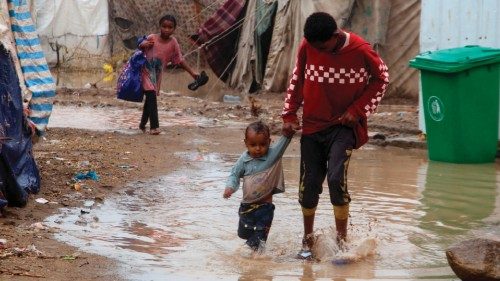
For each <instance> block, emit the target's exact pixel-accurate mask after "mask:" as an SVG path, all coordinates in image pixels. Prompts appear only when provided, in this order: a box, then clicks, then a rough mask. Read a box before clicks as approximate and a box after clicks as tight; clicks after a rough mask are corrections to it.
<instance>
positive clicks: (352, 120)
mask: <svg viewBox="0 0 500 281" xmlns="http://www.w3.org/2000/svg"><path fill="white" fill-rule="evenodd" d="M339 121H340V123H341V124H342V125H344V126H348V127H351V128H354V127H356V125H357V124H358V122H359V118H357V117H354V116H352V114H351V113H349V111H346V112H344V114H342V116H340V117H339Z"/></svg>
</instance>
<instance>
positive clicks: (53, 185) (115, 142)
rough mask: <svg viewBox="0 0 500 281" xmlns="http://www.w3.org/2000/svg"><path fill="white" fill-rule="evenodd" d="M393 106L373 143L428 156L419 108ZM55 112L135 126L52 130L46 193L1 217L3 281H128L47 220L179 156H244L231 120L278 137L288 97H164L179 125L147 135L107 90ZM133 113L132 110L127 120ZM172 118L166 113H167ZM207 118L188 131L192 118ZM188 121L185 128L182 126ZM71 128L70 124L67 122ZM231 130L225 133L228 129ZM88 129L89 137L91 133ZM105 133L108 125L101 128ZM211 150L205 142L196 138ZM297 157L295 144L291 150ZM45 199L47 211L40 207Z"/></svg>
mask: <svg viewBox="0 0 500 281" xmlns="http://www.w3.org/2000/svg"><path fill="white" fill-rule="evenodd" d="M404 103H405V104H401V101H400V102H398V105H390V104H388V103H387V104H385V105H382V106H380V107H379V111H378V113H377V114H375V115H373V116H372V117H371V119H370V126H371V132H370V135H371V136H372V138H371V140H370V143H371V144H374V145H380V146H386V145H394V146H400V147H403V148H406V149H408V148H409V149H421V148H425V141H424V140H423V139H422V137H421V136H420V132H419V130H418V128H417V124H418V118H417V116H418V112H417V110H416V105H412V104H408V103H407V102H404ZM57 106H72V108H74V110H79V109H82V110H84V109H86V108H88V107H90V108H104V109H110V110H111V109H112V110H116V109H118V110H122V112H123V116H121V117H119V118H122V119H125V120H128V121H126V122H125V123H127V122H128V123H127V124H129V126H128V127H127V128H126V129H125V130H118V129H116V130H115V129H113V128H111V129H110V130H102V129H101V130H100V128H99V127H100V126H101V125H100V123H99V122H97V121H99V120H89V122H87V124H85V123H86V122H85V121H83V120H72V121H79V122H81V121H83V123H77V124H76V125H75V126H74V127H80V128H78V129H75V128H57V127H53V128H50V123H49V129H48V130H47V133H46V135H45V136H44V137H43V138H41V139H39V140H38V141H37V143H36V144H35V146H34V153H35V158H36V160H37V163H38V165H39V168H40V172H41V176H42V187H41V191H40V193H39V194H37V195H34V196H31V198H30V202H29V203H28V205H27V206H26V207H25V208H7V209H6V210H5V213H4V214H3V217H2V218H0V239H1V240H0V241H1V243H0V249H1V252H0V276H1V279H2V280H33V279H34V278H43V279H45V280H68V279H72V280H122V279H121V278H122V277H120V276H119V275H118V274H117V272H116V268H117V265H116V264H115V262H116V261H115V260H113V259H109V258H107V257H103V256H99V255H95V254H88V253H84V252H79V251H78V250H77V249H76V248H74V247H71V246H68V245H67V244H65V243H62V242H58V241H57V240H55V239H54V235H55V234H57V229H55V228H51V227H48V226H46V225H45V224H44V223H43V221H44V219H45V218H46V217H47V216H49V215H53V214H55V213H57V212H58V209H59V208H61V207H80V208H84V207H85V202H87V201H95V202H102V201H105V200H106V198H109V197H112V196H114V195H120V194H123V193H127V192H133V191H130V190H128V189H126V188H125V186H126V184H127V183H128V182H131V181H137V180H139V181H141V180H143V181H147V180H148V179H151V178H153V177H157V176H160V175H164V174H166V173H169V172H172V171H175V170H177V169H179V167H186V166H187V167H189V165H192V163H191V160H189V159H185V158H183V157H179V155H176V152H178V151H187V152H189V151H194V152H196V151H198V152H200V151H202V152H207V153H208V152H213V153H231V154H239V153H241V151H242V148H243V144H242V130H241V129H242V128H241V127H238V126H237V125H235V126H234V127H232V126H227V124H231V121H234V122H235V123H236V122H240V123H241V122H243V123H248V122H251V121H254V120H257V119H263V120H264V121H266V122H267V123H268V124H270V126H271V128H272V131H273V134H275V135H277V134H279V131H280V127H281V119H280V118H279V114H280V112H281V106H282V95H281V94H260V95H257V96H255V100H254V102H251V101H249V100H248V99H243V100H242V101H241V103H223V102H217V101H209V100H204V99H197V98H193V97H189V96H184V95H182V94H175V93H168V94H167V93H165V94H163V95H162V96H161V97H160V102H159V110H160V112H164V114H170V115H172V114H173V116H171V117H174V118H176V119H177V120H181V121H180V122H178V123H176V124H168V125H166V124H165V125H163V124H162V125H161V129H162V131H163V132H162V134H160V135H159V136H151V135H148V134H142V133H141V132H140V131H139V130H138V129H137V128H136V126H137V124H136V123H137V121H138V120H135V117H136V116H139V114H140V110H141V106H142V105H141V104H138V103H129V102H123V101H119V100H116V98H115V96H114V92H113V91H110V90H103V89H77V90H75V89H65V88H61V89H59V90H58V95H57V97H56V107H57ZM127 112H133V114H130V116H128V114H127ZM166 112H168V113H166ZM191 116H196V117H197V118H196V120H205V121H203V122H201V123H196V124H190V125H189V126H186V124H185V123H183V122H191V121H190V120H192V119H191V118H190V117H191ZM182 120H184V121H182ZM69 121H71V120H68V123H69ZM222 123H224V124H225V125H222ZM89 124H90V127H91V128H90V129H93V130H84V129H81V128H85V127H86V126H87V125H89ZM102 126H105V125H102ZM200 138H202V139H208V140H212V142H208V143H198V142H196V141H195V140H197V139H200ZM289 151H290V152H291V153H296V154H298V145H297V142H295V144H292V145H291V147H290V148H289ZM89 170H94V171H96V172H97V173H98V174H99V176H100V180H99V181H92V180H85V181H82V182H75V181H74V180H73V176H74V175H75V174H76V173H77V172H82V171H89ZM37 198H44V199H46V200H47V201H48V203H45V204H40V203H37V202H36V201H35V199H37Z"/></svg>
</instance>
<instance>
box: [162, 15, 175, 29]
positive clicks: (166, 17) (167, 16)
mask: <svg viewBox="0 0 500 281" xmlns="http://www.w3.org/2000/svg"><path fill="white" fill-rule="evenodd" d="M166 20H168V21H171V22H172V23H173V24H174V28H176V27H177V20H176V19H175V17H174V16H172V15H164V16H163V17H161V19H160V20H159V21H158V23H159V24H160V26H161V25H162V24H163V22H164V21H166Z"/></svg>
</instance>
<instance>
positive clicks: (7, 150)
mask: <svg viewBox="0 0 500 281" xmlns="http://www.w3.org/2000/svg"><path fill="white" fill-rule="evenodd" d="M39 190H40V174H39V171H38V167H37V165H36V162H35V159H34V158H33V151H32V142H31V133H30V129H29V127H28V126H27V120H26V119H25V118H24V116H23V102H22V97H21V88H20V87H19V81H18V79H17V75H16V71H15V67H14V64H13V63H12V60H11V56H10V54H9V53H8V52H7V50H6V49H5V48H4V47H3V45H0V208H2V207H5V205H7V204H8V205H9V206H16V207H22V206H24V205H26V203H27V200H28V194H30V193H38V192H39Z"/></svg>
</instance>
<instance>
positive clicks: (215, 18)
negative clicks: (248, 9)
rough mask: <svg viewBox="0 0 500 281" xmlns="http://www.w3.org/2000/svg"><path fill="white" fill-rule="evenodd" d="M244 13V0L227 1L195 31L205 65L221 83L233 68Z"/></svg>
mask: <svg viewBox="0 0 500 281" xmlns="http://www.w3.org/2000/svg"><path fill="white" fill-rule="evenodd" d="M244 12H245V1H244V0H229V1H227V2H226V3H224V5H223V6H222V7H220V8H219V9H218V10H217V11H216V12H215V13H214V14H213V15H212V17H210V18H209V19H208V20H207V21H206V22H205V23H204V24H203V25H202V26H201V27H200V28H199V29H198V31H197V35H198V38H197V39H196V44H198V45H200V46H201V47H202V50H203V52H204V55H205V59H206V61H207V63H208V64H209V65H210V67H211V69H212V71H213V72H214V73H215V74H216V75H217V76H218V77H219V79H221V80H222V81H226V79H227V77H228V75H229V73H230V72H231V71H232V70H233V67H234V55H235V54H236V44H237V42H238V37H239V36H240V27H239V26H240V25H241V24H240V22H241V19H242V17H243V15H244Z"/></svg>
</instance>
